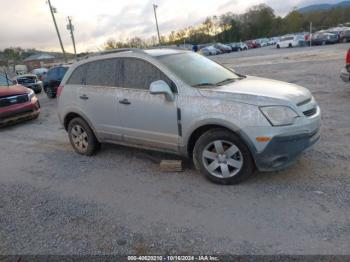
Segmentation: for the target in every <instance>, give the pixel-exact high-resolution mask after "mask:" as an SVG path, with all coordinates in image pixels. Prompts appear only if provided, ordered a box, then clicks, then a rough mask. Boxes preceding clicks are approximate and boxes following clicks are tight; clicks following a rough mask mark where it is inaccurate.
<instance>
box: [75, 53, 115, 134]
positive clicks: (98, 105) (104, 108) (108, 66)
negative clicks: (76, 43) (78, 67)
mask: <svg viewBox="0 0 350 262" xmlns="http://www.w3.org/2000/svg"><path fill="white" fill-rule="evenodd" d="M121 66H122V65H121V60H120V59H118V58H113V59H104V60H97V61H94V62H90V63H88V64H85V65H84V67H85V68H84V70H85V77H84V79H83V85H81V87H80V88H79V90H78V92H77V100H78V101H79V102H78V103H79V105H80V108H81V109H82V111H83V112H84V114H85V115H86V116H87V117H88V119H89V120H90V121H91V123H92V125H93V126H94V128H95V129H96V131H97V132H98V136H99V137H100V138H101V139H103V140H119V139H120V138H121V133H120V128H119V126H120V115H119V112H118V111H117V105H118V97H117V92H116V90H117V88H118V86H120V85H121V81H122V79H121V73H120V72H121Z"/></svg>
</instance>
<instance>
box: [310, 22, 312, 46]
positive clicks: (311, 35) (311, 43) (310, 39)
mask: <svg viewBox="0 0 350 262" xmlns="http://www.w3.org/2000/svg"><path fill="white" fill-rule="evenodd" d="M311 42H312V22H310V47H311V46H312V43H311Z"/></svg>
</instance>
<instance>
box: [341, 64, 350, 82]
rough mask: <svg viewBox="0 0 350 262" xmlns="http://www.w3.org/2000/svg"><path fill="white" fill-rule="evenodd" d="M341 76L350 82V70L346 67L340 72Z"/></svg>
mask: <svg viewBox="0 0 350 262" xmlns="http://www.w3.org/2000/svg"><path fill="white" fill-rule="evenodd" d="M340 78H341V79H342V80H343V81H344V82H350V72H349V71H348V70H347V68H346V67H344V68H343V69H342V70H341V72H340Z"/></svg>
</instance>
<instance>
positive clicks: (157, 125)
mask: <svg viewBox="0 0 350 262" xmlns="http://www.w3.org/2000/svg"><path fill="white" fill-rule="evenodd" d="M123 65H124V66H123V79H124V81H123V88H122V89H121V90H120V92H121V93H120V99H119V101H118V112H119V113H120V115H121V129H122V135H123V139H124V140H125V141H126V142H128V143H132V144H140V145H143V146H149V147H153V148H163V149H168V150H170V151H178V142H179V130H178V124H177V123H178V122H177V117H178V115H177V114H178V113H177V102H176V101H177V96H176V95H175V100H174V101H168V100H167V99H166V98H165V96H164V95H152V94H150V92H149V86H150V83H152V82H154V81H157V80H164V81H166V82H167V83H169V85H171V86H173V88H176V87H174V85H173V84H172V82H171V80H170V79H169V78H167V77H166V76H165V75H164V74H163V73H162V72H161V71H160V70H159V69H158V68H156V67H155V66H154V65H152V64H151V63H149V62H147V61H144V60H141V59H137V58H124V63H123ZM174 91H175V90H174Z"/></svg>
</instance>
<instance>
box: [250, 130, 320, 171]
mask: <svg viewBox="0 0 350 262" xmlns="http://www.w3.org/2000/svg"><path fill="white" fill-rule="evenodd" d="M319 139H320V131H319V129H316V130H314V131H313V132H310V133H307V132H305V133H300V134H294V135H281V136H276V137H274V138H273V139H272V140H271V141H270V143H269V144H268V145H267V146H266V148H265V149H264V151H262V152H261V153H259V154H257V155H256V156H255V163H256V165H257V167H258V169H259V170H260V171H275V170H279V169H283V168H285V167H287V166H288V165H290V164H291V163H293V162H294V160H295V159H296V158H297V157H298V156H299V155H300V154H301V153H302V152H303V151H304V150H306V149H307V148H309V147H311V146H312V145H313V144H315V143H316V142H317V141H318V140H319Z"/></svg>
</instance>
